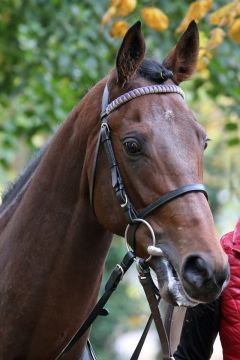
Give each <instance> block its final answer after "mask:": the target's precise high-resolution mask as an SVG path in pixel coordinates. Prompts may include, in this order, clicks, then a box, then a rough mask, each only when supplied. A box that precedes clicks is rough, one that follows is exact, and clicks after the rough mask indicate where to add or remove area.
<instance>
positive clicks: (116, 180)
mask: <svg viewBox="0 0 240 360" xmlns="http://www.w3.org/2000/svg"><path fill="white" fill-rule="evenodd" d="M168 93H176V94H179V95H180V96H182V97H183V99H184V92H183V90H182V89H181V88H180V87H179V86H177V85H173V84H171V85H170V84H165V85H160V84H159V85H150V86H144V87H141V88H137V89H134V90H131V91H129V92H127V93H125V94H123V95H121V96H119V97H118V98H116V99H115V100H113V101H112V102H110V103H109V90H108V86H107V84H106V85H105V88H104V92H103V97H102V107H101V129H100V134H99V137H98V142H97V146H96V151H95V156H94V161H93V170H92V177H91V179H90V202H91V205H92V207H93V193H94V183H95V177H96V168H97V160H98V154H99V149H100V145H101V144H104V148H105V152H106V155H107V159H108V164H109V167H110V170H111V178H112V187H113V189H114V191H115V194H116V197H117V200H118V202H119V205H120V207H121V208H122V209H123V211H124V213H125V216H126V219H127V222H128V226H127V228H126V232H125V238H126V240H127V236H128V232H129V229H130V228H131V229H134V231H131V234H130V236H131V247H132V248H133V250H134V248H135V231H136V227H137V225H139V224H140V223H143V224H145V225H146V226H147V228H148V230H149V231H150V233H151V236H152V241H153V244H152V245H151V246H149V247H148V249H147V250H148V253H149V255H150V256H149V257H148V258H147V259H146V260H145V261H149V260H150V259H151V257H152V256H162V251H161V249H160V248H159V247H156V243H155V235H154V231H153V229H152V227H151V225H150V224H149V223H148V222H147V221H146V220H144V218H145V217H147V216H148V215H149V214H151V213H152V212H153V211H154V210H156V209H157V208H159V207H161V206H163V205H165V204H167V203H168V202H170V201H172V200H175V199H176V198H178V197H179V196H182V195H185V194H188V193H192V192H202V193H203V194H204V195H205V196H206V198H208V195H207V192H206V189H205V187H204V185H202V184H195V183H194V184H188V185H184V186H182V187H179V188H177V189H174V190H172V191H169V192H168V193H166V194H164V195H162V196H160V197H159V198H158V199H156V200H155V201H154V202H152V203H151V204H149V205H147V206H146V207H145V208H144V209H143V210H141V211H137V210H136V209H135V208H134V206H133V204H132V203H131V201H130V199H129V197H128V196H127V192H126V190H125V187H124V183H123V180H122V177H121V174H120V170H119V167H118V163H117V160H116V157H115V154H114V151H113V146H112V140H111V130H110V126H109V123H108V116H109V114H110V113H112V112H113V111H114V110H116V109H117V108H119V107H120V106H122V105H123V104H125V103H127V102H128V101H131V100H132V99H135V98H136V97H139V96H143V95H149V94H168Z"/></svg>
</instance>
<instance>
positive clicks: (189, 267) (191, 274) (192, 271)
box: [182, 256, 213, 289]
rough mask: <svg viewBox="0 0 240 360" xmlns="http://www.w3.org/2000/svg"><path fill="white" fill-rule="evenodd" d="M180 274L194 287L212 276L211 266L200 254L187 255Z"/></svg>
mask: <svg viewBox="0 0 240 360" xmlns="http://www.w3.org/2000/svg"><path fill="white" fill-rule="evenodd" d="M182 276H183V278H184V280H185V281H186V282H188V283H189V284H190V285H191V286H193V287H194V288H196V289H199V288H201V287H202V286H203V285H204V283H205V282H206V281H208V280H209V279H210V278H212V276H213V270H212V267H211V266H210V265H209V264H208V263H207V262H206V261H205V260H204V259H203V258H202V257H200V256H189V257H188V258H187V260H186V262H185V264H184V266H183V271H182Z"/></svg>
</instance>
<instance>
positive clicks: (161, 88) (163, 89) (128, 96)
mask: <svg viewBox="0 0 240 360" xmlns="http://www.w3.org/2000/svg"><path fill="white" fill-rule="evenodd" d="M167 93H176V94H179V95H181V96H182V97H183V99H184V98H185V96H184V92H183V90H182V89H181V88H180V87H179V86H177V85H173V84H172V85H149V86H143V87H140V88H137V89H134V90H131V91H129V92H127V93H125V94H123V95H121V96H119V97H118V98H116V99H115V100H113V101H112V102H111V103H110V104H108V106H107V107H106V109H105V112H106V114H110V113H111V112H112V111H113V110H115V109H117V108H118V107H119V106H121V105H122V104H125V103H126V102H128V101H130V100H132V99H135V98H136V97H139V96H142V95H148V94H167Z"/></svg>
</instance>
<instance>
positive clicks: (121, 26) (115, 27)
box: [109, 20, 128, 39]
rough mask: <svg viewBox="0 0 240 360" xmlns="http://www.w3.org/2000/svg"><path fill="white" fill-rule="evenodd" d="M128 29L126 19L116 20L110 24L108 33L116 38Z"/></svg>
mask: <svg viewBox="0 0 240 360" xmlns="http://www.w3.org/2000/svg"><path fill="white" fill-rule="evenodd" d="M127 30H128V23H127V22H126V21H123V20H121V21H116V22H114V23H113V24H112V27H111V29H110V30H109V34H110V35H111V36H112V37H114V38H116V39H118V38H121V37H123V36H124V35H125V34H126V32H127Z"/></svg>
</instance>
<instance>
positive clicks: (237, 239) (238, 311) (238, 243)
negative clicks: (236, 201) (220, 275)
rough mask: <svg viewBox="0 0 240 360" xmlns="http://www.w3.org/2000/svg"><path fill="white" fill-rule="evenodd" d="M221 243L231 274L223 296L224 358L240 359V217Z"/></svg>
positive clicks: (222, 329)
mask: <svg viewBox="0 0 240 360" xmlns="http://www.w3.org/2000/svg"><path fill="white" fill-rule="evenodd" d="M221 243H222V247H223V249H224V251H225V252H226V254H227V255H228V259H229V264H230V273H231V276H230V282H229V284H228V286H227V288H226V289H225V290H224V291H223V294H222V296H221V311H222V314H221V320H220V338H221V343H222V347H223V355H224V360H240V218H239V220H238V222H237V225H236V227H235V229H234V231H232V232H230V233H228V234H226V235H224V236H223V237H222V239H221Z"/></svg>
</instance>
